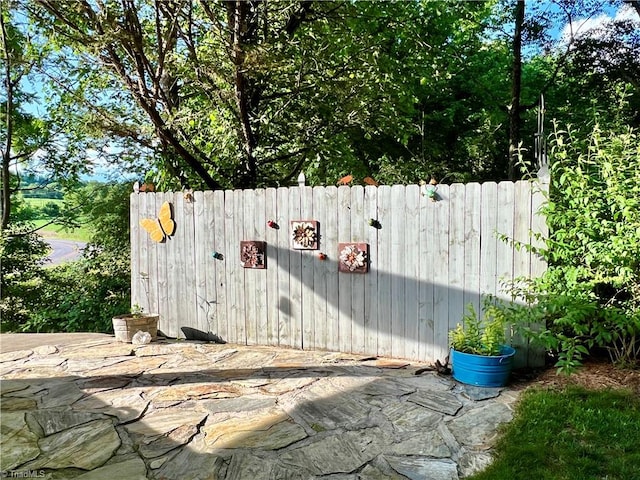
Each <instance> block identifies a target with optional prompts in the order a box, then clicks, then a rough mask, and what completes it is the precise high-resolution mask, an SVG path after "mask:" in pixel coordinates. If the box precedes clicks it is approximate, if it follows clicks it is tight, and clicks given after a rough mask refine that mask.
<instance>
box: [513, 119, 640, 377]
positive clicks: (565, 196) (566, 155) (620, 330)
mask: <svg viewBox="0 0 640 480" xmlns="http://www.w3.org/2000/svg"><path fill="white" fill-rule="evenodd" d="M551 145H552V149H551V155H550V165H551V179H552V185H551V188H550V192H549V199H548V202H547V203H546V205H545V207H544V212H545V214H546V216H547V223H548V225H549V231H550V235H549V238H548V239H547V240H546V246H545V247H544V248H543V249H540V250H539V253H540V254H541V255H542V256H543V257H544V258H545V259H546V260H547V262H548V264H549V268H548V270H547V272H546V273H545V274H544V275H543V276H542V277H540V278H537V279H533V280H531V281H530V282H528V283H526V284H525V285H521V286H520V287H518V288H514V293H515V294H518V295H520V296H521V297H522V298H526V299H527V300H528V303H529V305H528V307H526V308H522V307H518V306H513V305H512V306H508V307H507V306H504V307H503V308H509V309H511V310H512V312H511V313H512V314H513V315H514V316H515V317H516V318H518V319H519V320H520V324H521V325H526V324H527V323H529V322H538V323H539V324H542V325H543V326H544V327H543V328H538V329H536V328H529V327H524V330H525V332H526V334H527V335H529V336H530V337H533V338H534V339H536V340H538V341H540V342H542V344H543V345H544V346H545V347H546V348H547V349H549V350H550V351H552V352H553V353H555V354H556V355H557V363H556V366H557V367H558V368H559V370H560V371H565V372H570V371H571V370H573V369H574V368H575V367H577V366H578V365H579V364H580V363H581V360H582V358H583V356H584V355H585V354H587V353H589V352H590V351H591V350H592V349H594V348H595V347H602V348H606V349H607V350H608V351H609V353H610V355H611V358H612V360H613V361H614V362H616V363H622V364H627V365H630V364H638V361H639V357H640V142H639V141H638V136H637V133H636V132H634V131H633V130H627V131H625V132H623V133H605V132H602V131H601V130H600V129H599V128H598V126H596V127H595V128H594V129H593V132H592V134H591V135H590V137H589V138H588V139H587V141H584V140H581V139H579V138H576V135H574V133H573V132H572V131H571V129H567V130H566V131H559V130H556V132H555V134H554V136H553V139H552V143H551Z"/></svg>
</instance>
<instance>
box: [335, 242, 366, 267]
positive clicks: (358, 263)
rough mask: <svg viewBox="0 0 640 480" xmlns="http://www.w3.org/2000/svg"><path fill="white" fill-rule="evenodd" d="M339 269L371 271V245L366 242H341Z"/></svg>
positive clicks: (339, 246) (339, 245) (339, 247)
mask: <svg viewBox="0 0 640 480" xmlns="http://www.w3.org/2000/svg"><path fill="white" fill-rule="evenodd" d="M338 258H339V259H340V262H339V263H338V270H339V271H341V272H346V273H367V272H368V271H369V245H368V244H366V243H339V244H338Z"/></svg>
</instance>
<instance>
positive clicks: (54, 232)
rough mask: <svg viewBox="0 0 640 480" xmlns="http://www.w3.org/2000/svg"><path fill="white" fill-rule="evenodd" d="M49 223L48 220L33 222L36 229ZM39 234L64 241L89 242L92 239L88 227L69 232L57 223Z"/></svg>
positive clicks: (39, 231) (48, 226)
mask: <svg viewBox="0 0 640 480" xmlns="http://www.w3.org/2000/svg"><path fill="white" fill-rule="evenodd" d="M49 221H50V220H47V219H39V220H33V221H32V222H33V224H34V225H35V226H36V227H41V226H42V225H44V224H45V223H48V222H49ZM38 233H39V234H40V236H42V237H43V238H58V239H62V240H74V241H76V242H88V241H89V239H90V238H91V231H90V230H89V229H88V228H87V227H84V226H83V227H79V228H74V229H73V230H69V229H65V227H63V226H60V225H56V224H55V223H53V224H51V225H47V226H46V227H44V228H43V229H42V230H38Z"/></svg>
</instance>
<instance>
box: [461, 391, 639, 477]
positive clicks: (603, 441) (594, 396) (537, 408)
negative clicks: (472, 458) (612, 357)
mask: <svg viewBox="0 0 640 480" xmlns="http://www.w3.org/2000/svg"><path fill="white" fill-rule="evenodd" d="M522 395H523V396H522V399H521V401H520V402H519V403H518V407H517V409H516V413H515V416H514V419H513V421H512V422H510V423H509V424H508V425H507V426H506V427H505V429H504V431H503V432H502V435H501V437H500V440H499V441H498V443H497V445H496V456H495V459H494V462H493V463H492V464H491V466H489V468H488V469H486V470H485V471H483V472H481V473H478V474H476V475H474V476H472V477H468V478H469V479H473V480H513V479H535V480H565V479H566V480H587V479H589V480H591V479H594V480H596V479H598V480H605V479H606V480H640V398H639V397H638V396H637V395H636V394H634V393H633V392H631V391H627V390H586V389H584V388H582V387H567V388H566V389H563V390H542V389H532V390H528V391H526V392H524V393H523V394H522Z"/></svg>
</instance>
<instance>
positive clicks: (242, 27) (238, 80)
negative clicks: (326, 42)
mask: <svg viewBox="0 0 640 480" xmlns="http://www.w3.org/2000/svg"><path fill="white" fill-rule="evenodd" d="M251 7H252V4H251V3H250V2H246V1H244V0H236V1H235V2H227V18H228V19H229V25H230V26H232V28H231V35H232V41H231V45H232V48H233V50H232V52H233V53H232V60H233V64H234V73H233V82H234V93H235V100H236V107H237V109H238V118H239V120H240V138H241V140H242V147H243V150H244V159H243V164H242V165H241V171H240V177H241V178H240V186H242V187H251V186H254V185H255V183H256V180H257V179H256V175H257V163H256V157H255V148H256V146H257V141H256V136H255V132H254V130H253V126H252V124H251V114H252V113H255V112H254V110H255V109H257V105H256V103H257V101H259V99H255V98H252V97H253V96H252V95H251V85H250V80H249V78H247V75H246V74H245V65H244V61H245V52H244V46H245V38H244V37H245V35H246V32H248V31H255V28H254V26H250V25H248V22H249V20H248V17H249V15H248V13H249V9H250V8H251ZM253 17H254V18H257V15H253ZM254 21H255V20H254ZM252 100H253V102H252Z"/></svg>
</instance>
